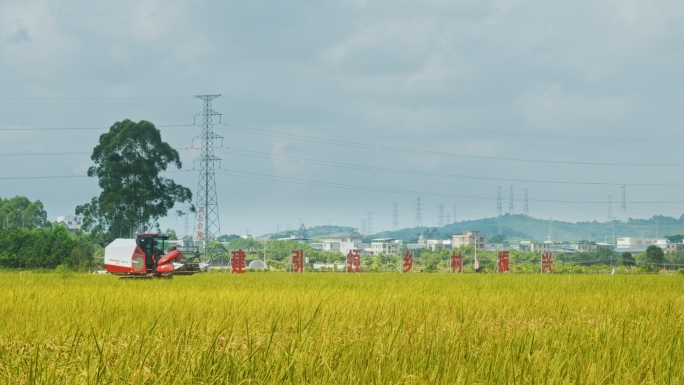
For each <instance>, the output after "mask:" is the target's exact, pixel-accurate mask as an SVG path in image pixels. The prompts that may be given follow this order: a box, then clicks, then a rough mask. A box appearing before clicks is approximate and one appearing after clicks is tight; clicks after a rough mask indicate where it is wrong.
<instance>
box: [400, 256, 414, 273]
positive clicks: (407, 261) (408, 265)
mask: <svg viewBox="0 0 684 385" xmlns="http://www.w3.org/2000/svg"><path fill="white" fill-rule="evenodd" d="M411 269H413V253H411V252H410V251H408V250H406V253H405V254H404V264H403V266H402V269H401V272H402V273H408V272H409V271H411Z"/></svg>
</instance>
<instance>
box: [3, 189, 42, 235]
mask: <svg viewBox="0 0 684 385" xmlns="http://www.w3.org/2000/svg"><path fill="white" fill-rule="evenodd" d="M47 224H48V221H47V212H45V209H44V208H43V203H42V202H41V201H39V200H37V201H35V202H31V201H30V200H29V199H28V198H26V197H23V196H16V197H14V198H10V199H2V198H0V228H2V229H6V230H16V229H35V228H39V227H45V226H47Z"/></svg>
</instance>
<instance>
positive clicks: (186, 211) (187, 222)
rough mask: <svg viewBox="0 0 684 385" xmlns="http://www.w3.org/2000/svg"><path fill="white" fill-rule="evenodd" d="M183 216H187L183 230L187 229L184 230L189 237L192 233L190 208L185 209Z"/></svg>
mask: <svg viewBox="0 0 684 385" xmlns="http://www.w3.org/2000/svg"><path fill="white" fill-rule="evenodd" d="M183 216H184V217H185V223H184V226H183V230H185V231H184V233H185V234H184V236H185V237H187V236H188V235H190V218H189V215H188V210H187V209H185V213H184V215H183Z"/></svg>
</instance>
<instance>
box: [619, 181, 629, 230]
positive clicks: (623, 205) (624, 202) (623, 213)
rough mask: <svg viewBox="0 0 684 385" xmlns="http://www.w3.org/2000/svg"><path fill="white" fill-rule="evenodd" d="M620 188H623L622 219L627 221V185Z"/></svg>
mask: <svg viewBox="0 0 684 385" xmlns="http://www.w3.org/2000/svg"><path fill="white" fill-rule="evenodd" d="M620 188H621V189H622V206H621V207H620V208H621V209H622V220H623V221H625V222H627V195H626V193H625V190H626V189H627V187H626V186H620Z"/></svg>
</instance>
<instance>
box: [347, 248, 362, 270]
mask: <svg viewBox="0 0 684 385" xmlns="http://www.w3.org/2000/svg"><path fill="white" fill-rule="evenodd" d="M347 271H348V272H350V273H360V272H361V254H360V253H359V250H349V253H347Z"/></svg>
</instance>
